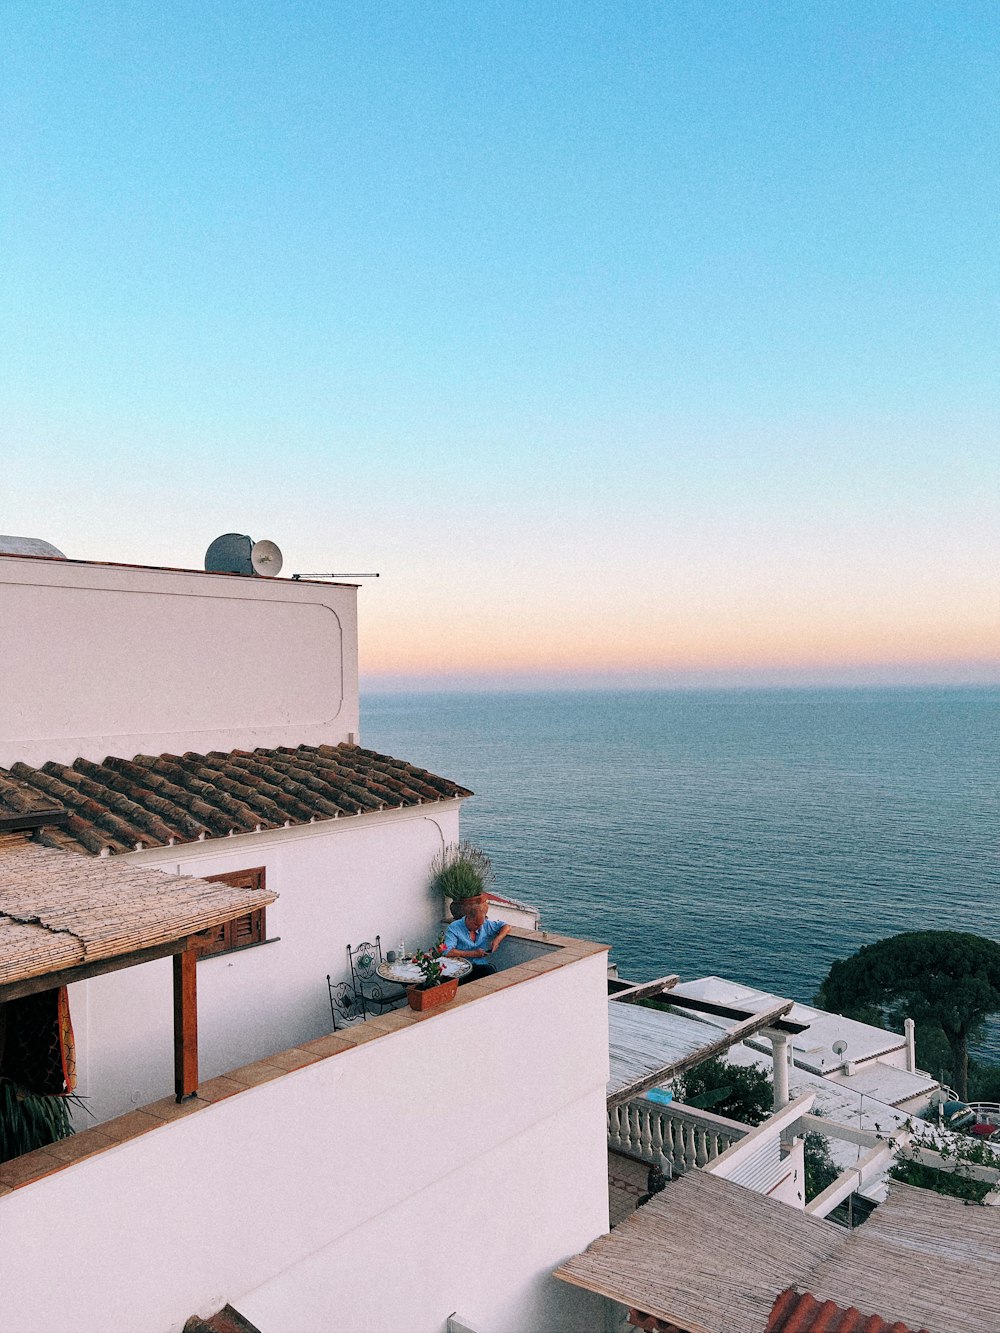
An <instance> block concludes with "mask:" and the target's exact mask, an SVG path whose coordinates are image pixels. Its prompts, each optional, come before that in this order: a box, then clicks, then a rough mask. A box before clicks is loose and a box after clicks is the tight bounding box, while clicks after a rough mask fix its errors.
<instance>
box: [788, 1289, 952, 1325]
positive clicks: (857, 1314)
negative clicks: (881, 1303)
mask: <svg viewBox="0 0 1000 1333" xmlns="http://www.w3.org/2000/svg"><path fill="white" fill-rule="evenodd" d="M765 1333H928V1330H927V1329H926V1328H921V1329H911V1328H910V1327H909V1325H908V1324H902V1323H900V1322H899V1321H898V1320H897V1321H896V1322H895V1323H892V1324H890V1323H888V1322H887V1321H886V1320H885V1319H883V1318H882V1317H881V1316H880V1315H877V1314H872V1315H863V1314H862V1313H861V1311H860V1310H857V1309H855V1308H854V1306H853V1305H852V1306H850V1307H849V1308H847V1309H844V1307H843V1306H840V1305H837V1304H835V1303H834V1302H833V1301H820V1300H817V1299H816V1297H815V1296H813V1294H812V1293H811V1292H808V1291H798V1290H797V1289H796V1288H795V1287H788V1288H786V1290H785V1291H783V1292H781V1294H780V1295H779V1296H778V1297H777V1299H776V1300H775V1302H774V1305H773V1306H772V1307H771V1314H770V1317H769V1319H768V1321H767V1328H766V1330H765Z"/></svg>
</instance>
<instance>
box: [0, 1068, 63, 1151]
mask: <svg viewBox="0 0 1000 1333" xmlns="http://www.w3.org/2000/svg"><path fill="white" fill-rule="evenodd" d="M72 1133H73V1126H72V1124H71V1123H70V1118H69V1104H68V1098H66V1097H39V1096H36V1095H35V1094H34V1093H30V1092H21V1091H19V1089H17V1088H16V1087H15V1086H14V1084H13V1083H11V1081H10V1079H7V1078H0V1162H9V1161H10V1160H11V1158H12V1157H20V1156H21V1155H22V1153H26V1152H33V1151H34V1149H35V1148H44V1147H45V1146H46V1144H49V1143H56V1142H58V1140H59V1139H65V1138H68V1137H69V1136H70V1134H72Z"/></svg>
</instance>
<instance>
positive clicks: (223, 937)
mask: <svg viewBox="0 0 1000 1333" xmlns="http://www.w3.org/2000/svg"><path fill="white" fill-rule="evenodd" d="M203 878H204V879H210V881H211V883H213V884H232V885H233V887H234V888H237V889H263V888H264V887H265V881H266V878H267V875H266V870H265V867H264V866H254V867H253V868H252V869H250V870H231V871H229V872H228V873H227V874H225V875H211V876H209V875H205V876H203ZM266 940H267V908H266V907H255V908H254V909H253V911H252V912H247V913H246V914H245V915H243V916H238V917H235V918H234V919H233V920H232V921H224V922H223V923H222V925H221V926H216V928H215V929H214V930H213V931H212V934H211V937H210V938H209V940H208V941H207V943H205V944H199V945H197V946H196V948H195V953H196V954H197V955H198V958H199V960H200V959H202V958H217V957H218V956H219V954H224V953H235V952H237V950H239V949H251V948H253V946H254V945H256V944H263V943H264V942H265V941H266Z"/></svg>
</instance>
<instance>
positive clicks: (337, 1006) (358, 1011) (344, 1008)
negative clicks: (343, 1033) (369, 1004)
mask: <svg viewBox="0 0 1000 1333" xmlns="http://www.w3.org/2000/svg"><path fill="white" fill-rule="evenodd" d="M326 985H327V989H328V990H329V992H330V1014H331V1016H332V1018H333V1030H334V1032H336V1031H337V1029H338V1028H349V1027H353V1025H354V1024H355V1023H363V1022H364V1021H365V1010H364V1005H363V1004H362V1003H361V1001H360V1000H359V999H358V997H357V995H355V993H354V987H353V986H352V985H351V983H350V982H349V981H334V980H332V978H331V977H330V974H329V972H328V973H327V974H326Z"/></svg>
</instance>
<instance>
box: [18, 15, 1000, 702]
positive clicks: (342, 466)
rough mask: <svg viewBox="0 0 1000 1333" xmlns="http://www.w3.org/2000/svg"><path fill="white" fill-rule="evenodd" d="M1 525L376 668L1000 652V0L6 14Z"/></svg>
mask: <svg viewBox="0 0 1000 1333" xmlns="http://www.w3.org/2000/svg"><path fill="white" fill-rule="evenodd" d="M0 136H2V150H3V166H2V170H0V346H2V348H3V354H2V357H0V366H2V371H0V430H2V448H3V454H4V458H5V461H6V466H5V467H4V469H3V476H2V482H0V531H6V532H10V533H17V534H21V535H29V536H38V537H44V538H45V539H47V540H49V541H51V542H53V543H54V544H55V545H56V546H58V547H59V548H60V549H61V550H62V551H64V552H65V553H66V554H67V555H69V556H72V557H78V558H84V559H100V560H120V561H126V562H135V563H142V564H164V565H180V566H185V567H195V568H199V567H201V565H202V561H203V558H204V553H205V550H206V548H207V546H208V545H209V543H210V542H211V540H212V539H213V538H214V537H216V536H217V535H218V534H220V533H222V532H241V533H248V534H249V535H250V536H251V537H253V538H254V539H261V538H268V539H271V540H273V541H276V542H277V543H278V545H279V546H280V547H281V549H282V551H283V552H284V555H285V569H284V573H286V574H287V573H293V572H309V573H313V572H317V573H318V572H337V573H353V572H361V571H364V572H367V571H378V572H379V574H380V578H379V579H378V580H377V581H374V580H372V581H369V582H366V583H364V584H363V585H362V588H361V591H360V594H359V598H360V633H361V667H362V679H363V683H364V684H365V686H366V688H371V689H378V688H387V689H388V688H409V687H419V688H451V687H456V686H457V687H463V688H464V687H483V688H503V687H513V688H530V687H532V686H538V685H541V686H574V685H607V686H614V685H625V686H659V685H665V686H674V685H677V686H683V685H691V684H696V685H705V684H709V685H710V684H726V685H733V684H744V685H754V684H775V683H780V684H792V685H794V684H802V685H809V684H834V683H838V682H840V683H851V684H866V683H878V684H883V683H927V682H930V683H933V682H942V683H971V682H981V681H988V682H1000V594H998V587H997V571H998V569H1000V429H998V427H1000V377H998V373H997V372H998V364H997V363H998V349H1000V299H998V298H1000V263H998V260H1000V244H998V242H1000V174H998V147H1000V9H998V8H997V6H996V4H995V3H993V0H991V2H990V3H977V2H975V0H947V3H932V2H931V0H905V3H904V2H901V3H889V2H887V0H864V3H862V2H861V0H845V3H843V4H837V5H831V4H827V3H821V2H815V3H814V2H812V0H789V2H788V3H782V2H781V0H772V2H770V3H769V2H768V0H763V2H759V0H758V2H755V3H749V2H747V3H741V2H740V0H727V2H726V3H722V2H721V0H657V2H655V3H654V2H653V0H627V3H623V2H622V0H618V2H617V3H608V2H607V0H605V2H604V3H595V2H594V0H573V3H565V2H564V0H544V3H543V2H542V0H535V3H533V4H526V3H516V2H515V0H510V2H509V3H491V2H490V0H477V3H473V4H470V3H469V2H468V0H462V2H461V3H459V2H457V0H456V2H455V3H443V2H440V0H422V3H421V4H419V5H414V4H413V3H412V0H407V2H406V3H403V2H402V0H400V2H399V3H388V2H387V3H380V2H379V0H367V2H366V3H355V2H354V0H335V2H331V0H323V3H307V2H306V0H274V2H273V3H261V2H256V3H255V2H254V0H241V2H240V3H236V2H235V0H174V2H172V3H170V2H168V3H167V4H164V3H162V0H158V2H157V3H155V4H154V3H152V2H151V0H150V2H147V0H132V3H129V4H122V3H121V0H114V3H88V2H87V0H74V2H73V3H68V2H66V0H8V3H7V4H6V5H5V7H4V13H3V16H2V19H0Z"/></svg>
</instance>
